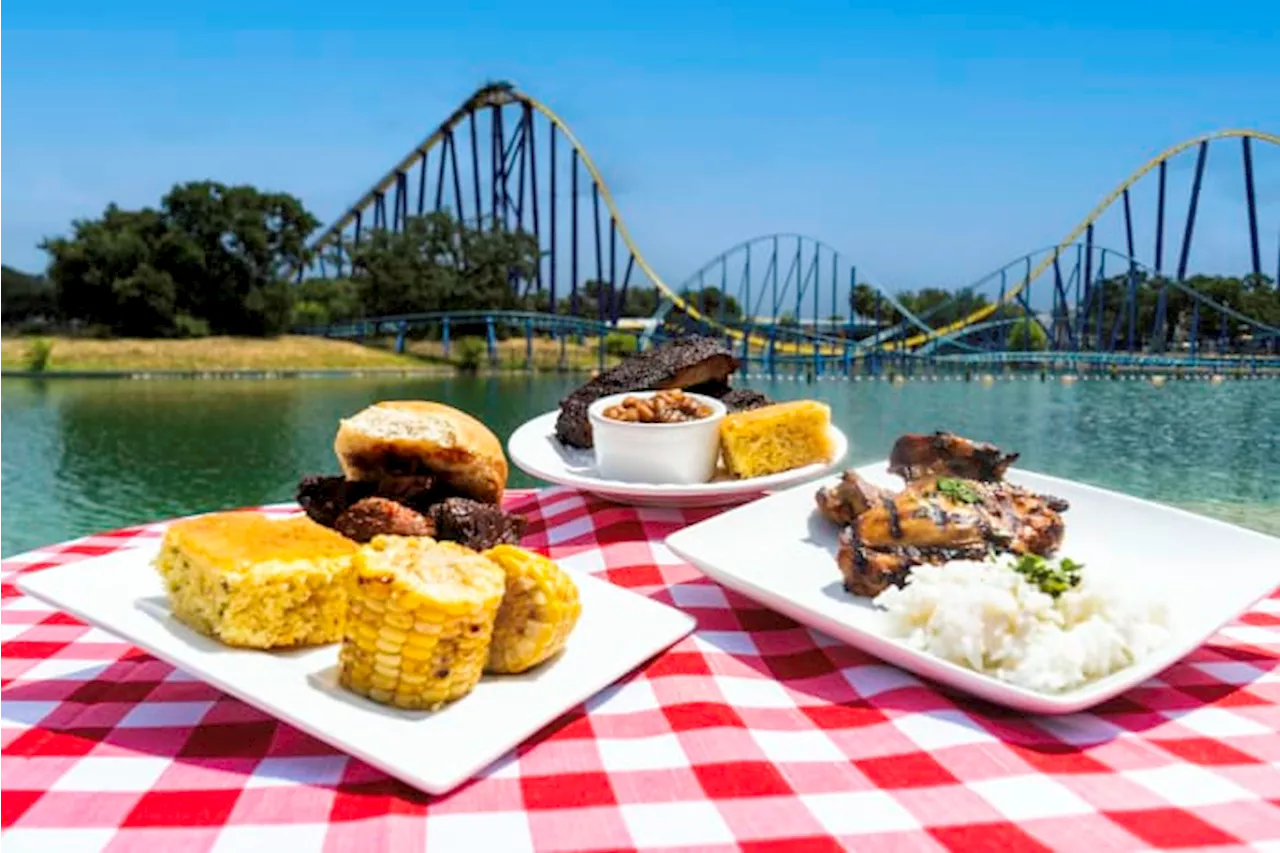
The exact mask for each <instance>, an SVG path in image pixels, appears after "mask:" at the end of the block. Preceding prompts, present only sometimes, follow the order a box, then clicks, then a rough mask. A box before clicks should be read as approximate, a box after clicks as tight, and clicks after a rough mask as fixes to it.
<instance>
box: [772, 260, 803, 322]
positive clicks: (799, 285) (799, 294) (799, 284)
mask: <svg viewBox="0 0 1280 853" xmlns="http://www.w3.org/2000/svg"><path fill="white" fill-rule="evenodd" d="M803 247H804V238H802V237H797V238H796V323H797V324H799V322H800V314H801V311H802V310H803V306H802V304H801V300H803V299H804V279H803V278H802V276H803V275H804V273H803V271H802V270H803V268H802V267H801V264H803V263H804V261H803V260H801V257H800V251H801V249H802V248H803ZM773 319H774V322H777V320H778V318H777V317H774V318H773ZM795 338H796V340H797V342H798V341H799V338H800V336H799V335H796V336H795Z"/></svg>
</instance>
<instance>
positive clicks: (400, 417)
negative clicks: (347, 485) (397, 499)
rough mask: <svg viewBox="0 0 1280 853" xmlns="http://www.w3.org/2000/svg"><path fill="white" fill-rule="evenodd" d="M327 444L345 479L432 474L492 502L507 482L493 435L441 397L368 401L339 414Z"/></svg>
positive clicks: (499, 447)
mask: <svg viewBox="0 0 1280 853" xmlns="http://www.w3.org/2000/svg"><path fill="white" fill-rule="evenodd" d="M333 449H334V452H336V453H337V455H338V462H339V464H340V465H341V466H342V473H343V475H344V476H346V478H347V479H348V480H376V479H379V478H381V477H388V476H391V477H394V476H405V475H412V474H434V475H435V476H437V477H439V478H440V480H441V481H443V482H444V483H446V484H448V485H449V486H451V487H452V488H453V489H454V490H455V491H456V492H457V493H458V494H460V495H462V496H464V497H469V498H473V499H475V500H478V501H483V502H485V503H492V504H496V503H498V502H499V501H501V500H502V493H503V491H504V490H505V488H506V485H507V457H506V454H504V453H503V451H502V443H501V442H500V441H498V437H497V436H496V435H494V434H493V432H492V431H491V430H490V429H489V428H488V427H487V426H485V425H484V424H482V423H481V422H480V421H478V420H476V419H475V418H473V417H472V416H471V415H469V414H467V413H466V412H463V411H459V410H458V409H455V408H453V407H452V406H446V405H444V404H443V403H432V402H428V401H425V400H389V401H384V402H381V403H374V404H373V405H372V406H369V407H368V408H365V409H362V410H361V411H359V412H357V413H356V414H354V415H352V416H351V417H349V418H344V419H342V421H341V423H340V424H339V426H338V435H337V438H336V439H334V444H333Z"/></svg>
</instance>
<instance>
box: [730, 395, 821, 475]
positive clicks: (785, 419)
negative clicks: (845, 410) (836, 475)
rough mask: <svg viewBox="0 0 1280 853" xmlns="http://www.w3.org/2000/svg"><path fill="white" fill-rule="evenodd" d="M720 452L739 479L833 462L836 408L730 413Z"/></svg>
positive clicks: (800, 405)
mask: <svg viewBox="0 0 1280 853" xmlns="http://www.w3.org/2000/svg"><path fill="white" fill-rule="evenodd" d="M720 453H721V456H722V457H723V458H724V464H725V468H726V469H727V470H728V471H729V474H730V475H731V476H733V477H735V478H738V479H747V478H749V477H763V476H766V475H768V474H777V473H779V472H782V471H790V470H792V469H795V468H801V467H803V466H805V465H812V464H814V463H815V462H828V461H830V460H831V457H832V456H833V455H834V454H835V447H834V445H833V444H832V441H831V408H830V407H829V406H827V405H826V404H824V403H819V402H818V401H816V400H794V401H791V402H787V403H773V404H772V405H768V406H761V407H760V408H757V409H750V410H748V411H745V412H733V413H731V414H728V415H726V416H725V418H724V420H722V421H721V422H720Z"/></svg>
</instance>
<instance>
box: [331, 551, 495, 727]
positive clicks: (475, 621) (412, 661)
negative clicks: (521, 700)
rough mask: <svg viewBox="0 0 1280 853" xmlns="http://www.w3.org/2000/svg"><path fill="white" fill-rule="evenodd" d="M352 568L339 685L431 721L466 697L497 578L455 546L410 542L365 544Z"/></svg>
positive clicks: (477, 670) (488, 626) (488, 565)
mask: <svg viewBox="0 0 1280 853" xmlns="http://www.w3.org/2000/svg"><path fill="white" fill-rule="evenodd" d="M353 564H354V565H353V572H352V582H351V591H350V595H349V602H350V603H349V605H348V611H347V622H346V628H345V637H344V639H343V642H342V647H341V650H340V651H339V653H338V663H339V683H340V684H342V685H343V686H344V687H346V688H347V689H349V690H351V691H353V692H355V693H359V694H361V695H363V696H367V697H368V698H370V699H372V700H374V701H376V702H382V703H384V704H388V705H393V706H395V707H398V708H408V709H425V710H432V711H434V710H436V709H438V708H440V707H442V706H443V705H445V704H447V703H449V702H452V701H454V700H456V699H460V698H462V697H463V696H465V695H466V694H468V693H470V692H471V690H472V689H473V688H474V687H475V685H476V683H477V682H478V681H479V680H480V677H481V674H482V673H483V670H484V665H485V662H486V660H487V659H488V655H489V642H490V639H491V637H492V635H493V626H494V619H495V617H496V616H497V613H498V607H499V605H500V604H501V603H502V593H503V589H504V586H505V576H504V574H503V571H502V569H501V568H499V567H498V566H496V565H494V564H493V563H492V562H490V561H489V560H487V559H486V558H484V557H482V556H481V555H479V554H477V553H476V552H475V551H472V550H470V549H468V548H464V547H463V546H461V545H458V544H456V543H453V542H437V541H435V540H433V539H430V538H428V537H414V536H377V537H374V539H373V540H371V541H370V542H369V543H368V544H367V545H365V546H364V547H362V548H361V549H360V552H359V553H358V554H356V556H355V559H354V561H353Z"/></svg>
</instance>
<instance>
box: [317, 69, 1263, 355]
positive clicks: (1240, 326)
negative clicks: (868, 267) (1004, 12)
mask: <svg viewBox="0 0 1280 853" xmlns="http://www.w3.org/2000/svg"><path fill="white" fill-rule="evenodd" d="M1262 148H1266V149H1268V150H1269V152H1270V153H1280V137H1277V136H1276V135H1274V134H1270V133H1266V132H1263V131H1256V130H1238V129H1230V130H1224V131H1219V132H1215V133H1210V134H1206V135H1203V136H1200V137H1197V138H1195V139H1192V140H1188V141H1186V142H1183V143H1180V144H1178V145H1175V146H1173V147H1171V148H1168V149H1166V150H1164V151H1162V152H1160V153H1158V154H1157V155H1156V156H1155V157H1153V158H1152V159H1151V160H1150V161H1148V162H1147V163H1145V164H1144V165H1143V166H1142V167H1141V168H1139V169H1138V170H1137V171H1135V172H1134V173H1133V174H1132V175H1130V176H1129V177H1128V178H1127V179H1126V180H1125V181H1123V182H1122V183H1121V184H1120V185H1119V186H1118V187H1117V188H1116V189H1115V190H1113V191H1112V192H1111V193H1109V194H1107V195H1106V196H1105V197H1104V198H1103V199H1102V200H1101V201H1100V202H1099V204H1098V205H1097V206H1096V207H1095V208H1094V209H1093V210H1091V211H1090V212H1089V213H1088V214H1087V216H1086V217H1085V218H1084V219H1083V220H1082V221H1081V222H1080V223H1079V224H1078V225H1077V226H1076V227H1075V228H1073V229H1072V230H1071V231H1070V232H1068V234H1067V235H1066V236H1065V237H1064V238H1063V239H1061V240H1059V241H1058V242H1057V243H1054V244H1051V245H1049V246H1046V247H1044V248H1042V249H1038V250H1036V251H1033V252H1030V253H1027V254H1026V255H1023V256H1021V257H1019V258H1015V259H1013V260H1011V261H1009V262H1007V263H1004V264H1002V265H1001V266H999V267H997V268H996V269H994V270H993V271H991V272H989V273H987V274H985V275H983V276H980V277H979V278H977V279H975V280H973V281H972V283H970V284H967V285H965V286H963V287H960V288H956V289H950V290H945V291H934V292H932V293H931V294H930V297H929V298H928V299H925V298H924V295H923V294H914V295H913V294H902V293H896V292H894V291H893V290H891V289H890V288H889V287H888V286H886V284H885V283H884V282H869V281H864V280H863V279H861V278H859V276H858V265H857V262H856V257H855V255H854V253H853V252H850V251H847V250H846V251H841V250H840V249H838V248H836V247H833V246H832V245H830V244H828V243H826V242H824V241H822V240H820V239H817V238H814V237H811V236H807V235H802V234H794V233H780V234H769V235H762V236H757V237H754V238H751V239H749V240H745V241H743V242H741V243H739V244H737V245H735V246H732V247H729V248H727V249H725V250H724V251H722V252H720V253H718V254H717V255H715V256H714V257H712V258H711V259H710V260H708V261H707V262H706V263H705V264H703V265H702V266H701V267H699V268H698V269H697V270H694V271H693V272H692V273H690V274H688V275H687V276H685V277H684V278H683V279H680V280H678V283H672V282H668V281H667V280H665V279H664V278H663V277H662V276H661V275H659V273H658V272H657V271H656V270H655V269H654V268H653V266H652V265H651V264H650V263H649V262H648V261H647V260H646V258H645V256H644V254H643V253H642V252H641V250H640V247H639V246H638V245H637V243H636V241H635V239H634V238H633V236H632V235H631V233H630V231H629V230H628V228H627V226H626V224H625V222H624V221H623V218H622V215H621V212H620V211H619V209H618V207H617V205H616V204H615V201H614V199H613V196H612V194H611V193H610V191H609V188H608V185H607V184H606V182H605V179H604V176H603V175H602V174H601V172H600V170H599V169H598V167H597V166H596V164H595V162H594V161H593V160H592V158H591V156H590V154H589V153H588V152H587V150H586V148H585V147H584V146H583V145H582V143H581V142H580V141H579V140H578V139H577V137H575V136H574V134H573V132H572V130H571V129H570V128H569V126H568V124H567V123H566V122H565V121H564V120H563V119H561V118H560V117H559V116H558V115H557V114H556V113H555V112H554V111H552V110H551V108H550V107H548V106H547V105H545V104H543V103H542V102H540V101H538V100H537V99H535V98H534V97H532V96H530V95H528V94H526V93H524V92H521V91H520V90H518V89H516V88H515V87H514V86H512V85H510V84H506V83H495V84H490V85H486V86H484V87H482V88H481V89H479V90H478V91H477V92H475V93H474V94H473V95H471V96H470V97H469V98H467V99H466V101H464V102H463V103H462V104H461V105H460V106H459V107H458V108H457V109H456V110H455V111H454V112H453V113H451V114H450V115H449V116H448V117H447V118H446V119H445V120H444V121H443V122H442V123H441V124H440V125H439V126H438V127H436V128H435V129H434V130H433V131H432V132H431V134H430V135H428V136H427V138H426V139H424V140H423V141H422V142H420V143H419V144H418V145H417V146H415V147H414V148H413V149H412V150H411V151H410V152H409V153H408V154H407V155H406V156H405V157H403V158H402V159H401V160H400V161H399V162H398V163H396V164H395V165H394V166H393V167H392V168H391V169H390V170H389V171H388V172H386V173H385V174H384V175H383V176H382V177H381V178H379V179H378V181H377V182H376V183H375V184H374V185H373V186H372V187H371V188H370V189H369V190H368V191H367V192H365V193H364V194H363V195H362V196H360V197H359V198H358V199H357V200H356V201H355V202H354V203H353V204H351V205H350V206H349V207H348V209H347V210H346V211H344V212H343V213H342V215H341V216H339V217H338V218H337V219H336V220H335V221H334V222H333V223H332V224H331V225H330V226H328V227H327V228H326V229H325V230H324V231H322V232H321V233H320V234H319V236H318V237H317V238H316V239H315V240H314V241H313V242H312V244H311V249H312V251H311V252H310V253H309V261H308V264H307V266H306V267H304V268H300V269H298V270H297V271H296V273H297V276H298V278H299V279H301V278H303V277H304V276H305V277H321V278H326V277H327V278H336V277H346V276H358V275H360V274H362V270H361V268H360V264H359V263H358V259H359V258H360V249H361V246H362V245H367V244H368V241H370V240H373V239H375V236H376V235H377V232H379V231H383V232H391V233H392V234H395V233H400V232H402V231H403V230H404V229H405V228H406V227H407V226H408V225H409V223H410V222H411V221H412V220H413V219H414V218H415V217H422V216H424V215H427V214H430V213H433V212H446V213H448V214H449V215H450V216H451V217H452V218H453V219H454V220H456V221H458V222H461V223H465V224H467V225H469V226H471V227H474V228H477V229H485V230H489V229H493V230H502V231H507V232H512V233H522V234H525V235H528V236H529V237H531V238H532V240H533V241H534V244H535V245H536V247H537V253H536V261H535V262H533V263H532V264H530V265H527V266H526V267H524V268H522V269H512V270H511V271H510V272H509V273H508V276H507V279H508V280H507V285H508V287H507V289H506V290H505V291H504V293H505V295H504V297H503V299H502V300H501V301H502V304H494V305H489V306H467V307H466V308H465V309H463V310H459V309H458V308H456V307H449V306H423V307H424V308H435V310H422V311H411V312H400V313H397V314H393V315H386V316H378V317H362V318H357V319H352V320H347V321H343V322H339V323H332V324H328V325H326V326H322V327H313V328H306V329H300V330H299V331H303V332H307V333H314V334H326V335H330V336H335V337H348V338H368V337H383V336H388V335H389V336H393V337H394V339H395V342H396V346H397V347H403V346H404V344H405V341H406V339H407V338H408V337H410V336H413V335H422V334H425V335H430V336H433V337H436V338H438V339H439V340H441V341H442V343H443V346H444V348H445V351H446V353H447V352H448V349H449V347H450V342H451V341H452V340H453V339H454V338H455V337H456V335H457V334H458V332H459V331H463V332H465V333H466V334H468V335H470V334H476V333H477V332H479V333H480V334H482V335H483V339H484V340H485V341H486V344H487V349H488V351H489V353H490V355H491V356H492V354H493V353H494V352H495V349H496V343H497V341H498V340H499V339H500V338H503V337H510V336H512V335H519V336H523V337H524V338H526V341H527V343H526V349H527V352H529V353H530V354H531V353H532V350H533V340H534V338H536V337H551V338H554V339H556V340H558V341H559V342H560V345H561V352H562V353H563V352H564V347H565V346H566V344H567V342H570V341H574V340H576V341H579V342H582V341H588V340H589V341H592V342H594V343H595V345H596V347H597V350H598V353H599V358H600V362H601V364H603V362H604V357H605V352H606V347H607V344H606V342H607V341H608V340H610V339H613V340H614V341H615V342H616V341H617V340H618V339H619V338H620V337H623V336H625V337H629V338H634V339H635V340H634V342H633V343H630V344H627V345H626V346H625V347H623V348H624V349H625V348H628V347H631V346H638V347H644V346H649V345H652V344H653V343H654V342H656V341H659V340H661V339H663V338H664V337H667V336H671V335H677V334H683V333H687V332H699V333H702V334H713V335H717V336H721V337H723V338H724V339H725V341H726V343H727V344H728V345H729V346H731V347H732V348H733V349H734V351H735V353H736V354H738V355H739V357H740V359H741V361H742V362H743V365H744V369H763V370H766V371H770V372H774V371H778V370H804V371H806V372H809V373H814V374H843V375H850V374H854V373H860V372H866V373H883V372H884V371H885V370H893V371H895V372H905V373H911V372H914V371H915V370H920V369H925V368H926V367H931V368H934V369H939V368H948V367H950V368H956V369H964V370H966V371H968V370H971V369H982V368H999V367H1005V366H1008V365H1022V366H1033V367H1043V366H1044V365H1057V366H1063V365H1065V366H1067V368H1068V369H1084V368H1088V369H1106V368H1115V367H1117V366H1119V367H1130V366H1151V365H1154V366H1158V367H1161V368H1166V367H1173V368H1182V367H1186V368H1190V369H1194V370H1201V369H1203V370H1206V371H1210V372H1214V371H1219V370H1222V369H1226V368H1235V369H1239V367H1240V366H1241V365H1243V364H1247V365H1249V368H1250V369H1251V370H1252V369H1257V367H1258V366H1260V365H1261V366H1262V367H1265V368H1276V369H1280V328H1278V327H1277V325H1276V323H1277V321H1278V319H1280V318H1277V317H1275V316H1274V315H1266V316H1261V315H1259V313H1258V312H1254V311H1252V310H1251V309H1252V308H1254V307H1255V306H1256V305H1259V304H1262V300H1261V299H1260V298H1255V296H1254V295H1253V294H1256V293H1262V292H1264V291H1268V290H1269V289H1274V288H1276V287H1277V282H1280V229H1277V232H1276V237H1275V238H1274V245H1275V249H1274V253H1275V273H1274V275H1273V276H1268V275H1267V274H1266V272H1265V271H1264V258H1269V257H1270V256H1271V254H1272V249H1271V246H1269V245H1267V244H1269V243H1271V242H1272V239H1273V238H1271V235H1270V232H1269V231H1267V230H1265V229H1263V228H1260V226H1259V210H1260V205H1259V203H1258V195H1257V187H1258V182H1257V181H1256V180H1255V171H1256V163H1257V162H1258V156H1257V155H1258V151H1259V150H1260V149H1262ZM1211 150H1212V151H1213V153H1214V160H1213V162H1214V163H1215V164H1218V168H1217V169H1215V171H1214V173H1213V181H1214V183H1215V184H1216V185H1219V188H1220V189H1224V191H1225V192H1226V194H1228V195H1231V196H1232V197H1233V199H1234V201H1233V210H1234V211H1235V212H1236V213H1238V214H1239V216H1238V218H1239V219H1240V220H1241V221H1240V222H1239V225H1238V233H1239V234H1240V235H1242V236H1241V239H1240V243H1241V244H1242V245H1241V248H1243V249H1246V250H1247V253H1246V254H1245V257H1246V259H1247V262H1246V263H1245V264H1243V265H1242V267H1241V268H1242V269H1243V270H1245V274H1244V275H1243V276H1242V278H1243V284H1242V286H1241V287H1239V288H1237V289H1236V291H1234V292H1231V293H1219V292H1216V291H1215V290H1214V289H1213V287H1212V285H1213V281H1214V280H1213V279H1203V278H1201V277H1198V276H1196V275H1194V274H1193V272H1192V270H1193V267H1192V266H1191V263H1192V250H1193V246H1194V244H1195V237H1196V233H1197V232H1196V227H1197V224H1198V219H1197V217H1198V215H1199V214H1200V211H1201V208H1202V204H1203V203H1202V198H1203V193H1202V189H1203V186H1204V183H1205V177H1206V171H1207V164H1208V163H1209V162H1210V161H1209V154H1210V151H1211ZM1191 158H1194V163H1193V165H1192V166H1191V168H1190V170H1189V172H1190V174H1189V176H1188V175H1187V174H1185V173H1186V172H1188V169H1186V168H1183V167H1184V166H1185V165H1187V161H1188V160H1190V159H1191ZM1233 163H1234V165H1232V164H1233ZM1180 182H1181V183H1186V184H1187V187H1186V189H1185V192H1183V191H1181V187H1180V185H1179V184H1180ZM1221 195H1223V193H1222V192H1220V193H1218V196H1221ZM1174 198H1179V199H1181V198H1185V201H1179V202H1178V203H1175V202H1174V201H1173V199H1174ZM1140 202H1143V203H1141V204H1140ZM1264 209H1265V208H1264ZM1232 227H1233V229H1234V228H1235V226H1232Z"/></svg>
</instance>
